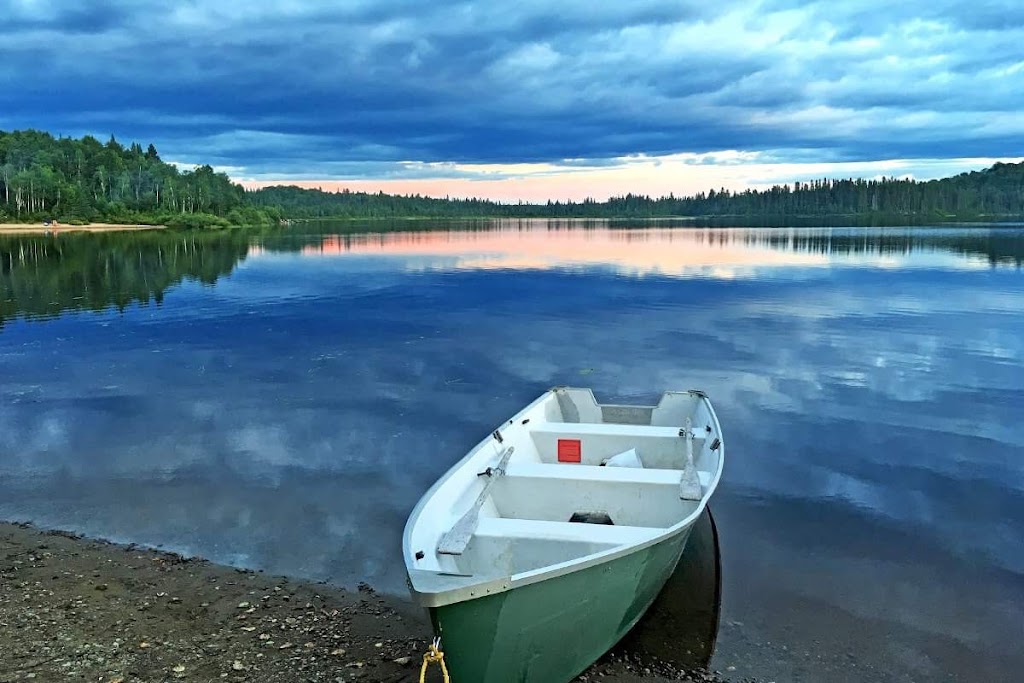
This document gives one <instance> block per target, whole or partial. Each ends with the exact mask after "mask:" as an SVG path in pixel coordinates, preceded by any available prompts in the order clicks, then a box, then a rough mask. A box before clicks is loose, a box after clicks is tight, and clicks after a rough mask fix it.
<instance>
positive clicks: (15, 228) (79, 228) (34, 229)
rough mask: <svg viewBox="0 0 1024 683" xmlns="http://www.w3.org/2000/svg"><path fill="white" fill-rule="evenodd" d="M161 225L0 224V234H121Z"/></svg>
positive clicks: (158, 228)
mask: <svg viewBox="0 0 1024 683" xmlns="http://www.w3.org/2000/svg"><path fill="white" fill-rule="evenodd" d="M165 227H166V226H163V225H144V224H142V223H123V224H122V223H87V224H85V225H65V224H61V225H43V224H42V223H0V233H9V234H20V233H42V234H48V235H58V234H60V233H64V232H121V231H126V232H127V231H135V230H163V229H164V228H165Z"/></svg>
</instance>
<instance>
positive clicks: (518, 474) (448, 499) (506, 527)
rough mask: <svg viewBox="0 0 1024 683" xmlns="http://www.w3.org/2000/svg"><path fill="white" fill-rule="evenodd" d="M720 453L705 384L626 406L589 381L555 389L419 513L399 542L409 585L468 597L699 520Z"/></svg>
mask: <svg viewBox="0 0 1024 683" xmlns="http://www.w3.org/2000/svg"><path fill="white" fill-rule="evenodd" d="M723 456H724V447H723V444H722V437H721V430H720V427H719V424H718V419H717V417H716V416H715V414H714V410H713V409H712V407H711V404H710V402H709V401H708V399H707V397H706V396H704V394H703V393H701V392H699V391H684V392H668V393H666V394H664V395H663V396H662V398H661V400H660V402H659V403H658V405H656V406H621V405H601V404H599V403H598V402H597V400H596V399H595V397H594V395H593V393H592V392H591V391H590V390H589V389H573V388H556V389H552V390H551V391H549V392H547V393H545V394H544V395H543V396H541V397H540V398H539V399H537V400H536V401H534V402H533V403H532V404H530V405H529V406H527V407H526V408H525V409H524V410H522V411H521V412H520V413H519V414H517V415H516V416H515V417H514V418H512V419H511V420H509V421H508V422H506V423H505V424H503V425H502V426H501V427H500V428H499V429H498V430H496V431H495V433H494V434H492V435H491V436H490V437H488V438H487V439H484V440H483V441H482V442H481V443H480V444H478V445H477V446H476V447H475V448H474V449H473V450H472V451H470V453H469V454H468V455H467V456H466V457H465V458H464V459H463V460H462V461H461V462H459V463H458V464H457V465H456V466H455V467H453V468H452V469H451V470H449V472H448V473H447V474H446V475H444V476H443V477H442V478H441V479H440V480H439V481H438V482H437V483H436V484H435V485H434V487H433V488H432V489H431V490H430V491H429V492H428V493H427V494H426V495H425V496H424V497H423V499H422V500H421V501H420V504H419V505H418V506H417V508H416V510H414V511H413V514H412V515H411V516H410V519H409V522H408V524H407V526H406V532H405V539H404V551H405V556H406V565H407V568H408V570H409V577H410V582H411V584H412V587H413V592H414V594H417V593H418V594H424V593H441V592H452V591H458V592H460V593H464V591H465V589H467V588H470V589H471V588H473V587H474V586H475V587H477V588H479V587H480V586H482V585H484V584H488V583H490V584H491V585H492V588H493V586H494V581H495V579H502V578H504V579H506V581H505V583H504V584H503V585H501V586H499V587H498V588H497V590H502V589H505V588H508V586H509V584H510V582H512V581H514V580H515V579H522V578H525V577H529V576H530V575H531V574H538V575H539V574H542V573H544V572H545V571H546V570H550V569H551V568H553V567H559V566H564V565H566V563H569V564H570V565H571V564H572V563H578V562H581V561H584V560H586V559H588V558H599V557H602V554H607V553H608V552H609V551H614V550H615V549H622V548H630V547H635V546H638V545H649V544H652V543H654V542H657V541H658V540H659V539H661V538H664V537H666V536H667V535H670V534H671V533H675V532H678V531H679V530H680V529H682V528H685V527H686V526H687V525H688V524H692V522H693V521H694V520H695V519H696V517H697V515H698V514H699V513H700V512H701V511H702V509H703V507H704V505H705V504H706V501H707V498H708V496H710V494H711V493H712V491H713V490H714V488H715V486H716V485H717V483H718V478H719V476H720V474H721V469H722V461H723ZM474 592H476V591H474ZM487 592H491V589H488V590H487ZM471 594H472V593H471Z"/></svg>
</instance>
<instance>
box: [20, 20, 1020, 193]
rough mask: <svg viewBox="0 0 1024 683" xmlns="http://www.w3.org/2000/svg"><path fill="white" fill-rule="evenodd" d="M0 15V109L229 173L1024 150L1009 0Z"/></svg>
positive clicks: (497, 178) (393, 184) (566, 187)
mask: <svg viewBox="0 0 1024 683" xmlns="http://www.w3.org/2000/svg"><path fill="white" fill-rule="evenodd" d="M242 7H244V8H242ZM0 17H3V20H2V22H3V25H4V30H3V35H4V40H3V41H2V43H0V64H2V65H3V70H2V72H0V128H2V129H7V130H9V129H14V128H26V127H34V128H40V129H45V130H49V131H52V132H54V133H60V134H66V135H76V136H77V135H81V134H83V133H92V134H94V135H97V136H101V137H103V138H105V137H106V136H107V135H109V134H111V133H113V134H115V135H116V136H117V137H118V138H119V139H121V140H122V141H131V140H138V141H141V142H143V143H147V142H151V141H152V142H154V143H155V144H156V145H157V147H158V149H160V151H161V152H162V154H163V156H164V157H165V158H166V159H169V160H174V161H178V162H181V163H183V164H186V165H187V164H193V163H204V162H208V163H211V164H213V165H215V166H216V167H218V168H221V169H223V170H226V171H228V172H229V173H230V174H231V175H232V176H233V177H235V178H238V179H239V180H246V179H250V180H257V181H267V180H306V181H312V182H313V184H321V185H328V186H331V183H329V182H327V181H331V180H334V181H344V183H343V184H346V185H349V186H353V187H357V188H360V189H363V188H373V187H381V188H383V189H386V190H396V191H402V190H406V189H408V190H410V191H412V190H416V189H417V188H423V189H425V190H429V191H430V192H431V193H433V194H437V193H445V194H448V193H450V194H454V195H465V194H475V195H486V196H495V197H498V198H505V199H513V198H517V197H524V198H538V197H541V196H543V195H545V194H546V195H547V196H551V197H555V198H560V197H569V196H581V193H582V196H585V195H587V194H592V195H594V196H599V197H600V196H607V195H608V194H615V193H617V192H618V193H625V192H627V191H634V192H650V193H652V194H661V193H662V192H668V191H675V192H676V193H680V192H689V191H693V190H696V189H704V188H707V187H711V186H715V187H718V186H723V185H724V186H728V187H745V186H760V185H764V184H771V183H774V182H784V181H792V180H802V179H807V178H813V177H821V176H822V175H830V176H864V177H873V176H879V175H912V176H914V177H919V178H928V177H936V176H942V175H948V174H950V173H955V172H959V171H961V170H965V169H970V168H981V167H983V166H985V165H988V164H989V163H991V162H992V161H994V160H997V159H1007V160H1016V159H1019V158H1020V157H1021V156H1024V151H1022V149H1024V115H1022V114H1021V112H1022V111H1024V47H1022V46H1024V3H1020V2H1019V1H1018V0H974V1H970V2H966V1H961V0H929V1H927V2H922V1H919V0H912V1H909V2H903V3H891V2H882V1H881V0H863V1H860V2H856V3H854V2H842V3H836V2H827V1H817V0H809V1H801V0H765V1H763V2H746V1H737V0H720V1H719V2H714V3H708V2H691V1H690V0H671V1H661V0H635V1H631V2H628V3H600V2H594V1H593V0H588V1H586V2H582V1H577V0H567V1H564V2H550V1H546V2H540V1H539V0H523V1H520V2H515V3H511V2H509V3H495V2H488V3H484V2H474V1H468V2H448V1H440V2H424V1H417V2H412V1H409V0H372V1H370V0H365V1H364V0H360V1H356V2H344V1H341V2H330V3H328V2H298V1H287V0H250V1H248V2H246V3H245V4H244V6H238V5H235V4H234V3H222V2H207V1H192V2H189V1H181V2H174V3H166V2H156V1H155V0H135V1H128V0H92V1H91V2H89V3H71V2H64V1H63V0H0ZM474 190H476V191H474Z"/></svg>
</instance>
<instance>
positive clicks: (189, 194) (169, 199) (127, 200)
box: [0, 130, 280, 227]
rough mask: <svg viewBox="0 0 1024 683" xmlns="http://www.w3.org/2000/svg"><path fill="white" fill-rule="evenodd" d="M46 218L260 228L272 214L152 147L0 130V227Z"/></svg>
mask: <svg viewBox="0 0 1024 683" xmlns="http://www.w3.org/2000/svg"><path fill="white" fill-rule="evenodd" d="M51 219H52V220H60V221H62V222H67V223H72V224H74V223H84V222H91V221H107V222H111V223H148V224H160V225H174V226H182V227H207V226H218V225H219V226H226V225H229V224H235V225H247V224H267V223H272V222H277V220H279V219H280V213H279V212H278V211H276V210H274V209H272V208H262V209H260V208H257V207H255V206H253V205H252V204H251V203H250V202H248V201H247V200H246V195H245V191H244V190H243V189H242V187H241V186H240V185H238V184H237V183H234V182H232V181H231V179H230V178H229V177H228V176H227V175H225V174H224V173H217V172H215V171H214V170H213V168H212V167H210V166H209V165H202V166H197V167H195V168H193V169H189V170H184V171H183V170H180V169H179V168H178V167H177V166H175V165H174V164H168V163H166V162H164V161H163V160H162V159H161V158H160V154H159V153H158V152H157V150H156V148H155V147H154V146H153V145H152V144H150V145H149V146H148V147H147V148H146V149H145V150H143V148H142V146H141V145H140V144H138V143H132V144H130V145H129V146H127V147H125V146H123V145H122V144H121V143H119V142H118V141H117V140H116V139H114V137H113V136H111V137H110V139H109V140H108V141H107V142H106V143H101V142H100V141H99V140H97V139H96V138H94V137H92V136H90V135H87V136H85V137H83V138H81V139H78V140H76V139H73V138H65V137H61V138H55V137H53V136H52V135H50V134H49V133H45V132H41V131H36V130H24V131H14V132H4V131H0V222H10V221H14V222H35V221H40V220H51Z"/></svg>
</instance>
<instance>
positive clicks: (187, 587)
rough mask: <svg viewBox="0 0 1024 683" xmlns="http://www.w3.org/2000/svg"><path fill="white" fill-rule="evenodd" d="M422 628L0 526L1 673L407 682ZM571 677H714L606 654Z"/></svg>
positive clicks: (391, 601)
mask: <svg viewBox="0 0 1024 683" xmlns="http://www.w3.org/2000/svg"><path fill="white" fill-rule="evenodd" d="M430 635H431V634H430V627H429V624H428V623H427V620H426V617H425V614H423V613H422V612H421V611H420V610H419V609H418V608H416V607H415V606H414V605H412V604H411V603H410V602H407V601H404V600H401V599H398V598H394V597H385V596H382V595H379V594H377V593H376V592H374V590H373V589H372V588H370V587H369V586H365V585H361V586H360V587H359V589H358V590H356V591H346V590H343V589H340V588H337V587H333V586H330V585H326V584H315V583H309V582H303V581H295V580H289V579H287V578H283V577H272V576H267V575H264V574H262V573H259V572H251V571H245V570H239V569H233V568H230V567H224V566H220V565H215V564H212V563H210V562H207V561H205V560H201V559H192V558H184V557H181V556H179V555H175V554H170V553H164V552H159V551H155V550H150V549H146V548H141V547H137V546H131V545H129V546H123V545H116V544H112V543H107V542H104V541H96V540H89V539H84V538H81V537H79V536H76V535H73V534H69V533H65V532H60V531H42V530H39V529H35V528H33V527H31V526H29V525H25V524H6V523H4V524H0V648H2V652H3V657H2V658H0V683H7V682H9V681H23V680H35V681H94V682H98V681H102V682H104V683H129V682H132V681H204V682H205V681H266V682H277V681H280V682H282V683H283V682H286V681H287V682H288V683H292V682H295V681H331V682H337V681H349V680H356V679H359V680H363V681H370V682H381V683H384V682H394V683H398V682H400V681H417V680H418V676H419V664H420V659H421V657H422V653H423V651H424V649H425V645H426V643H427V642H428V640H429V638H430ZM428 680H440V676H439V675H436V672H435V676H431V677H428ZM579 680H581V681H595V680H601V681H608V682H611V683H632V682H635V681H645V682H651V681H654V682H659V681H716V680H719V679H717V678H715V677H714V676H713V675H710V674H704V673H696V674H687V673H684V672H681V671H677V670H674V669H673V667H671V666H669V665H666V664H659V663H658V662H650V661H645V662H642V661H638V660H637V659H636V658H635V657H633V656H631V655H630V654H629V653H628V652H626V653H623V652H613V653H611V654H609V655H607V656H606V657H605V658H604V659H603V660H602V661H601V662H598V663H597V664H596V665H594V666H593V667H591V669H589V670H588V671H587V672H586V673H584V674H582V675H581V676H580V678H579ZM457 683H463V682H461V681H460V682H457ZM467 683H468V682H467Z"/></svg>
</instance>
